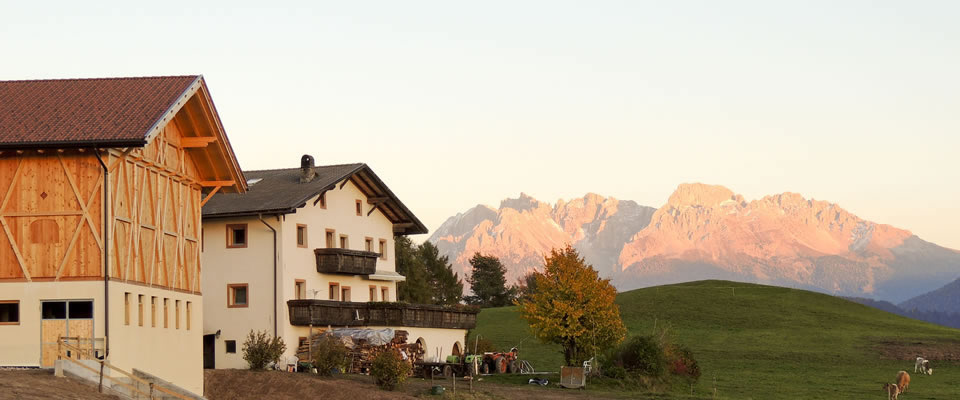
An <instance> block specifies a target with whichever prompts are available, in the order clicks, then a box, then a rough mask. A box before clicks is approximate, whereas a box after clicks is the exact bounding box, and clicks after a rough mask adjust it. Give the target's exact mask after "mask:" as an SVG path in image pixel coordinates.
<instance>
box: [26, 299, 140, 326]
mask: <svg viewBox="0 0 960 400" xmlns="http://www.w3.org/2000/svg"><path fill="white" fill-rule="evenodd" d="M44 314H46V313H44ZM123 324H124V325H130V292H126V293H124V294H123Z"/></svg>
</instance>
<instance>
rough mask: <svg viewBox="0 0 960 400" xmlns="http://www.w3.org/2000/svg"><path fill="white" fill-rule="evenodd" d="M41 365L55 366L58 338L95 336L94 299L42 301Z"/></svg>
mask: <svg viewBox="0 0 960 400" xmlns="http://www.w3.org/2000/svg"><path fill="white" fill-rule="evenodd" d="M40 318H41V320H40V366H41V367H45V368H47V367H53V362H54V361H56V359H57V338H59V337H61V336H65V337H82V338H93V301H92V300H59V301H44V302H41V303H40Z"/></svg>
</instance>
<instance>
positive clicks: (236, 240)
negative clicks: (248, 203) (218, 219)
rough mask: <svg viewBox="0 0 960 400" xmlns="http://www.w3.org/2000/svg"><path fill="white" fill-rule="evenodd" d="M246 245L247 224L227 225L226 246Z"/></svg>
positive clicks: (242, 246) (232, 247)
mask: <svg viewBox="0 0 960 400" xmlns="http://www.w3.org/2000/svg"><path fill="white" fill-rule="evenodd" d="M244 247H247V224H228V225H227V248H228V249H235V248H244Z"/></svg>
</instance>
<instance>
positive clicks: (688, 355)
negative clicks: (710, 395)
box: [669, 345, 700, 383]
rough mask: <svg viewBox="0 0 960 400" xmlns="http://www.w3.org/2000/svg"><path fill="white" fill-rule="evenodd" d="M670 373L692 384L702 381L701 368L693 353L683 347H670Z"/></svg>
mask: <svg viewBox="0 0 960 400" xmlns="http://www.w3.org/2000/svg"><path fill="white" fill-rule="evenodd" d="M669 358H670V373H671V374H673V375H677V376H680V377H682V378H685V379H686V380H687V381H689V382H690V383H695V382H696V381H697V380H698V379H700V366H699V365H698V364H697V360H696V359H694V358H693V352H692V351H690V349H689V348H687V347H686V346H682V345H673V346H670V355H669Z"/></svg>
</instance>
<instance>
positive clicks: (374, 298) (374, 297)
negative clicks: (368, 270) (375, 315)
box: [370, 285, 377, 301]
mask: <svg viewBox="0 0 960 400" xmlns="http://www.w3.org/2000/svg"><path fill="white" fill-rule="evenodd" d="M370 301H377V287H376V286H374V285H371V286H370Z"/></svg>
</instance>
